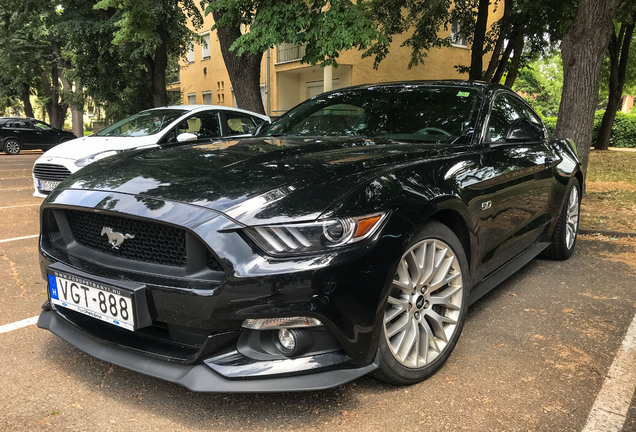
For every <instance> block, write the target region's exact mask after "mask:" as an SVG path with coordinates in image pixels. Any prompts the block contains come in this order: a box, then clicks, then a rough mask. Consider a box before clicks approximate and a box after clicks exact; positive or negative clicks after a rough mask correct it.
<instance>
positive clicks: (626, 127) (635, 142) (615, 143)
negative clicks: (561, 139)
mask: <svg viewBox="0 0 636 432" xmlns="http://www.w3.org/2000/svg"><path fill="white" fill-rule="evenodd" d="M604 114H605V111H596V113H595V114H594V130H593V132H592V142H593V143H595V142H596V139H597V138H598V131H599V129H600V128H601V121H603V115H604ZM543 122H544V123H545V126H546V127H547V128H548V130H549V131H550V132H552V133H554V131H555V130H556V122H557V118H556V117H545V118H544V119H543ZM610 147H629V148H636V114H631V113H630V114H625V113H623V112H620V111H619V112H617V113H616V119H615V120H614V125H613V126H612V135H611V136H610Z"/></svg>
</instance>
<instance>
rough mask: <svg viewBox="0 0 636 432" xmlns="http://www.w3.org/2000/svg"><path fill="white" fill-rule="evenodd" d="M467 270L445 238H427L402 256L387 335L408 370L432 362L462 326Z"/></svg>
mask: <svg viewBox="0 0 636 432" xmlns="http://www.w3.org/2000/svg"><path fill="white" fill-rule="evenodd" d="M463 295H464V290H463V285H462V273H461V268H460V265H459V261H458V259H457V256H456V255H455V253H454V252H453V250H452V249H451V248H450V247H449V246H448V245H447V244H446V243H444V242H443V241H441V240H437V239H426V240H423V241H421V242H419V243H417V244H415V245H414V246H412V247H411V248H410V249H409V250H408V251H407V252H406V253H405V254H404V256H403V257H402V259H401V261H400V263H399V265H398V269H397V272H396V275H395V278H394V280H393V283H392V287H391V293H390V294H389V298H388V302H387V307H386V310H385V312H384V334H385V337H386V341H387V345H388V347H389V349H390V351H391V353H392V354H393V357H394V358H395V359H396V360H397V361H398V362H399V363H400V364H401V365H403V366H405V367H407V368H421V367H424V366H427V365H428V364H430V363H431V362H432V361H434V360H435V359H436V358H437V357H438V356H440V355H441V354H442V353H443V352H444V349H445V348H446V347H447V346H448V344H449V342H450V341H451V339H452V336H453V334H454V333H455V331H456V330H457V327H458V322H459V317H460V311H461V308H462V304H463V303H462V296H463Z"/></svg>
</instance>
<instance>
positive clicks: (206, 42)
mask: <svg viewBox="0 0 636 432" xmlns="http://www.w3.org/2000/svg"><path fill="white" fill-rule="evenodd" d="M201 36H202V37H203V45H201V57H203V60H205V59H209V58H210V32H207V33H205V34H202V35H201Z"/></svg>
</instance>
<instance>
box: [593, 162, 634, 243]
mask: <svg viewBox="0 0 636 432" xmlns="http://www.w3.org/2000/svg"><path fill="white" fill-rule="evenodd" d="M581 228H582V229H586V230H595V231H600V232H603V231H617V232H627V233H634V234H635V235H636V152H627V151H592V153H591V154H590V161H589V165H588V169H587V184H586V194H585V196H584V197H583V201H582V205H581Z"/></svg>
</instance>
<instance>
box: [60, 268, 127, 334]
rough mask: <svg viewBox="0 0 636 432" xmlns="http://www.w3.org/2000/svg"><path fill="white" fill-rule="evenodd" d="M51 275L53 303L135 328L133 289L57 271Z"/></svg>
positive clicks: (125, 326)
mask: <svg viewBox="0 0 636 432" xmlns="http://www.w3.org/2000/svg"><path fill="white" fill-rule="evenodd" d="M48 278H49V292H50V294H51V303H53V304H55V305H58V306H62V307H65V308H67V309H71V310H74V311H76V312H79V313H82V314H84V315H88V316H90V317H93V318H96V319H99V320H102V321H106V322H108V323H110V324H114V325H116V326H118V327H121V328H125V329H126V330H131V331H132V330H134V329H135V317H134V313H133V310H134V309H133V298H132V292H131V291H128V290H125V289H121V288H116V287H113V286H108V285H103V284H100V283H97V282H93V281H90V280H86V279H83V278H80V277H76V276H71V275H66V274H61V273H58V272H55V274H54V275H53V274H49V275H48Z"/></svg>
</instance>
